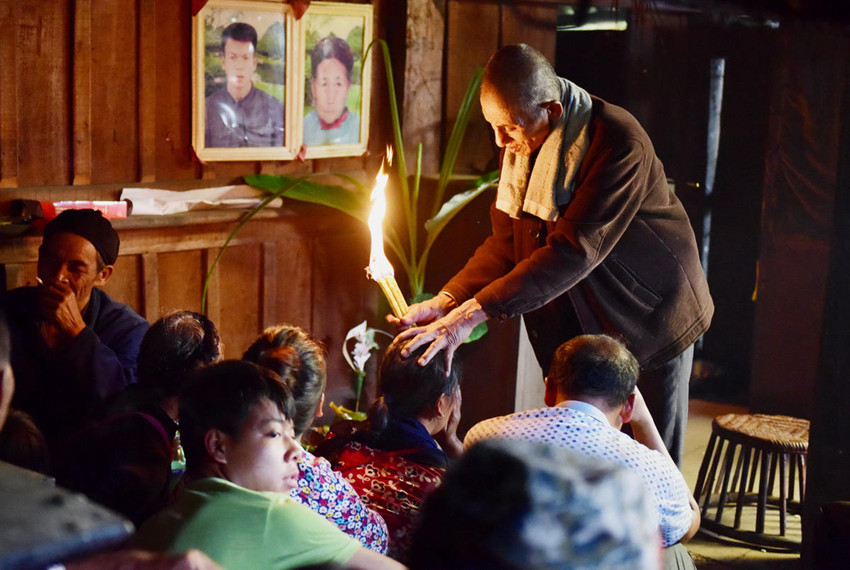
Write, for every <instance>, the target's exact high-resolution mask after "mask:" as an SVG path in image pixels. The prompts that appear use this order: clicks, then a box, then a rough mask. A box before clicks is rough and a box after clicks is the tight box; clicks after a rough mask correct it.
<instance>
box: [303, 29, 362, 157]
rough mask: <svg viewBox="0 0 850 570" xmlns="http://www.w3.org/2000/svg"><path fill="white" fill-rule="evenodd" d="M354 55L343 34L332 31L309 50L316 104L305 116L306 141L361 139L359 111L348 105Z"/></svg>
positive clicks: (348, 140)
mask: <svg viewBox="0 0 850 570" xmlns="http://www.w3.org/2000/svg"><path fill="white" fill-rule="evenodd" d="M353 67H354V55H353V54H352V52H351V48H350V47H349V45H348V43H347V42H346V41H345V40H343V39H342V38H338V37H336V36H333V35H330V36H327V37H324V38H322V39H321V40H319V41H318V43H316V45H315V47H313V49H312V50H311V52H310V71H311V73H310V79H309V85H310V94H311V96H312V100H313V104H314V108H313V110H312V111H310V112H309V113H307V115H305V117H304V144H306V145H308V146H315V145H326V144H351V143H356V142H357V141H358V140H359V139H360V115H359V114H358V113H357V112H356V111H355V110H353V109H350V108H349V107H348V94H349V90H350V89H351V71H352V69H353Z"/></svg>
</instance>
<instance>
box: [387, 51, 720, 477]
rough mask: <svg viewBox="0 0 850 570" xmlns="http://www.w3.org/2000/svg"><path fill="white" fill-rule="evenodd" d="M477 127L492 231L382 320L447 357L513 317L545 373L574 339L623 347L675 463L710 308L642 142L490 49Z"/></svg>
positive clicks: (683, 225)
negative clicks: (490, 196) (492, 181)
mask: <svg viewBox="0 0 850 570" xmlns="http://www.w3.org/2000/svg"><path fill="white" fill-rule="evenodd" d="M481 107H482V110H483V112H484V118H485V119H487V121H488V122H489V123H490V125H491V126H492V127H493V131H494V133H495V136H496V143H497V144H498V146H499V147H501V148H502V149H503V154H502V171H501V177H500V180H499V189H498V193H497V195H496V201H495V204H494V205H493V208H492V209H491V220H492V224H493V235H492V236H490V237H489V238H488V239H487V240H486V241H485V242H484V243H483V244H482V245H481V246H480V247H479V248H478V249H477V250H476V252H475V254H474V255H473V257H472V258H471V259H470V260H469V262H468V263H467V264H466V266H465V267H464V268H463V269H462V270H461V271H460V272H459V273H458V274H457V275H455V277H454V278H452V279H451V280H450V281H449V283H448V284H447V285H446V286H445V287H444V288H443V290H442V291H441V294H439V295H437V296H436V297H434V298H432V299H430V300H428V301H425V302H423V303H419V304H415V305H413V306H411V308H410V311H409V312H408V313H407V314H406V315H405V316H404V318H402V319H400V320H399V319H394V318H392V317H388V318H389V320H390V321H391V322H394V323H395V324H397V325H399V326H400V327H402V328H403V327H412V325H413V324H414V323H417V324H419V325H424V326H419V327H413V328H410V329H408V330H406V331H403V332H402V333H400V334H401V335H402V338H409V339H412V342H411V343H410V345H409V349H410V350H411V351H412V350H414V349H415V348H417V347H418V346H421V345H423V344H429V345H430V346H429V349H428V350H427V351H426V353H425V354H424V355H423V357H422V358H421V360H422V361H423V362H427V361H428V360H429V359H431V358H433V357H434V355H435V354H436V353H437V352H438V351H440V350H444V351H445V358H448V359H451V357H452V353H453V352H454V350H455V349H456V348H457V347H458V346H459V345H460V343H461V342H463V340H464V339H466V338H467V336H469V333H470V332H471V331H472V329H473V328H474V327H475V326H476V325H477V324H479V323H481V322H483V321H485V320H487V319H488V318H491V317H493V318H497V319H500V320H505V319H508V318H511V317H513V316H515V315H520V314H522V315H524V318H525V321H526V325H527V327H528V331H529V337H530V340H531V343H532V345H533V346H534V350H535V353H536V356H537V359H538V361H539V362H540V365H541V368H542V369H543V370H547V369H548V368H549V362H550V360H551V358H552V354H553V353H554V351H555V349H556V348H557V347H558V346H559V345H560V344H561V343H562V342H564V341H565V340H567V339H569V338H572V337H573V336H575V335H577V334H582V333H608V334H613V335H616V336H619V337H622V338H624V339H625V340H626V344H627V345H628V347H629V348H630V349H631V350H632V351H633V352H634V354H635V355H636V356H637V357H638V359H639V361H640V364H641V367H642V369H643V370H644V371H645V372H644V374H643V376H642V377H641V390H642V391H643V393H644V395H645V397H646V401H647V404H648V405H649V409H650V410H651V411H652V414H653V416H655V418H656V420H658V421H659V423H660V430H661V434H662V436H663V438H664V442H665V444H666V445H667V448H668V449H669V450H670V453H671V454H672V456H673V458H674V460H675V461H676V462H677V463H679V461H680V460H681V453H682V446H683V445H684V433H685V423H686V421H687V403H688V382H689V379H690V371H691V363H692V359H693V343H694V342H695V341H696V340H697V338H699V336H700V335H701V334H702V333H704V332H705V331H706V329H707V328H708V326H709V323H710V320H711V316H712V313H713V311H714V305H713V303H712V301H711V297H710V295H709V291H708V284H707V282H706V279H705V274H704V272H703V270H702V267H701V266H700V261H699V255H698V250H697V246H696V240H695V239H694V233H693V230H692V229H691V225H690V222H689V221H688V217H687V215H686V213H685V210H684V208H683V207H682V204H681V203H680V202H679V200H678V199H677V198H676V196H675V195H674V194H673V193H672V192H671V191H670V189H669V187H668V185H667V179H666V176H665V174H664V168H663V166H662V165H661V161H660V160H659V159H658V157H657V156H656V155H655V151H654V149H653V147H652V143H651V142H650V140H649V137H648V136H647V134H646V132H644V130H643V128H641V126H640V124H639V123H638V122H637V120H635V118H634V117H633V116H632V115H630V114H629V113H628V112H627V111H625V110H624V109H622V108H620V107H617V106H615V105H611V104H610V103H607V102H605V101H603V100H601V99H598V98H596V97H592V96H590V95H589V94H588V93H587V92H586V91H585V90H584V89H582V88H581V87H579V86H578V85H575V84H574V83H572V82H570V81H568V80H566V79H563V78H560V77H558V76H557V75H556V74H555V71H554V70H553V69H552V66H551V65H550V64H549V62H548V61H547V60H546V58H545V57H543V55H542V54H540V53H539V52H537V51H536V50H534V49H533V48H531V47H529V46H527V45H524V44H520V45H511V46H506V47H504V48H502V49H501V50H499V51H498V52H497V53H496V54H495V55H494V56H493V57H492V58H491V59H490V61H489V62H488V63H487V67H486V69H485V72H484V79H483V83H482V85H481Z"/></svg>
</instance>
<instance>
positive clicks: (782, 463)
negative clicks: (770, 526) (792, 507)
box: [778, 453, 788, 536]
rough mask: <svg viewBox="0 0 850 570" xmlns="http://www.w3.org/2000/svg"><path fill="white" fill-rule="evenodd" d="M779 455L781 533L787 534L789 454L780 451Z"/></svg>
mask: <svg viewBox="0 0 850 570" xmlns="http://www.w3.org/2000/svg"><path fill="white" fill-rule="evenodd" d="M778 455H779V534H780V536H785V515H786V509H787V503H786V501H787V499H788V497H787V496H786V492H787V491H786V490H785V469H786V468H787V467H788V454H787V453H780V454H778Z"/></svg>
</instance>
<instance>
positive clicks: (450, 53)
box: [443, 0, 501, 173]
mask: <svg viewBox="0 0 850 570" xmlns="http://www.w3.org/2000/svg"><path fill="white" fill-rule="evenodd" d="M500 24H501V22H500V15H499V6H498V5H496V4H487V3H478V2H475V3H469V2H462V1H461V0H451V1H450V2H449V5H448V23H447V29H448V32H447V34H448V37H447V40H446V41H447V47H446V50H447V52H446V61H449V62H451V65H450V66H448V67H447V68H446V104H445V114H444V116H445V120H444V122H443V128H444V129H445V130H444V131H443V140H448V137H449V135H450V134H451V129H452V126H453V125H454V121H455V119H456V117H457V111H458V109H459V108H460V105H461V102H462V101H463V97H464V95H465V94H466V89H467V87H468V86H469V81H470V79H472V74H473V72H474V71H475V68H476V67H479V66H484V65H485V64H486V63H487V60H488V59H489V58H490V56H491V55H493V53H494V52H495V51H496V49H497V48H498V47H499V44H498V41H499V26H500ZM498 156H499V155H498V149H497V147H496V145H495V142H494V141H493V134H492V130H491V129H490V126H489V125H488V124H487V122H486V121H485V120H484V117H483V115H482V114H481V107H480V105H479V104H478V103H477V102H476V104H475V106H474V108H473V109H472V111H471V114H470V118H469V124H468V126H467V130H466V136H465V137H464V140H463V144H462V146H461V150H460V154H459V155H458V160H457V164H456V166H455V170H456V172H458V173H480V172H482V171H484V170H487V169H490V168H495V167H496V164H497V161H498Z"/></svg>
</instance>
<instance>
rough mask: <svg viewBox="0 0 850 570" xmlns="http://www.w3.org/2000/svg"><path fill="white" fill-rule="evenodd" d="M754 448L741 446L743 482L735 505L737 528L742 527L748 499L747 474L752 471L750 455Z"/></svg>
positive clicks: (739, 487)
mask: <svg viewBox="0 0 850 570" xmlns="http://www.w3.org/2000/svg"><path fill="white" fill-rule="evenodd" d="M752 454H753V450H752V448H750V447H747V446H741V458H742V460H743V461H742V463H743V466H742V467H741V484H740V485H739V486H738V504H737V505H736V506H735V528H741V513H742V512H743V510H744V502H745V501H746V500H747V475H749V473H750V456H751V455H752Z"/></svg>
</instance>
